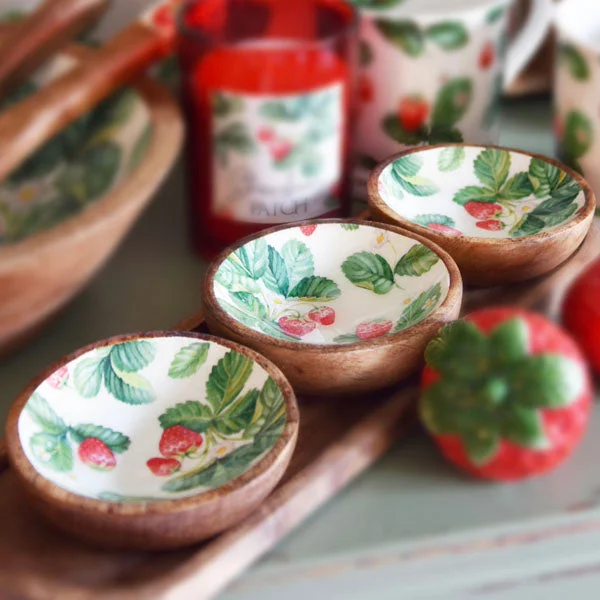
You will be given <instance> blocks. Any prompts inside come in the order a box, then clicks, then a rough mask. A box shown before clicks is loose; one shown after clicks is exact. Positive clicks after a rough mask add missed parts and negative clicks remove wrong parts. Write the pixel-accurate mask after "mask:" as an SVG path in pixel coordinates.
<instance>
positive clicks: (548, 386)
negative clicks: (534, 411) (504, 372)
mask: <svg viewBox="0 0 600 600" xmlns="http://www.w3.org/2000/svg"><path fill="white" fill-rule="evenodd" d="M511 375H512V378H513V381H514V385H513V388H512V392H513V396H514V399H515V402H516V403H518V404H520V405H521V406H524V407H529V408H541V407H548V408H562V407H564V406H568V405H569V404H571V403H572V402H574V401H575V400H576V399H577V397H578V396H579V395H580V394H581V392H582V390H583V385H582V381H583V376H582V371H581V368H580V367H579V365H577V364H576V363H575V362H574V361H572V360H571V359H569V358H566V357H564V356H560V355H558V354H556V355H555V354H541V355H536V356H531V357H529V359H528V360H527V362H520V363H516V364H515V365H514V366H513V370H512V373H511Z"/></svg>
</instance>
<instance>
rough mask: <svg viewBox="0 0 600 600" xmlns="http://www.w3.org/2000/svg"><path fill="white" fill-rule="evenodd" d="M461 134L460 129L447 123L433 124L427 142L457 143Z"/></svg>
mask: <svg viewBox="0 0 600 600" xmlns="http://www.w3.org/2000/svg"><path fill="white" fill-rule="evenodd" d="M462 141H464V140H463V134H462V132H461V131H460V129H456V127H450V126H447V125H433V126H432V127H431V130H430V131H429V136H428V138H427V142H428V143H429V145H433V144H457V143H459V142H462Z"/></svg>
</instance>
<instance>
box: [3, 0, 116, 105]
mask: <svg viewBox="0 0 600 600" xmlns="http://www.w3.org/2000/svg"><path fill="white" fill-rule="evenodd" d="M109 4H110V0H45V1H44V2H42V4H41V5H40V6H39V7H38V8H37V9H36V10H35V11H33V12H32V13H31V14H30V15H29V16H28V17H27V18H25V19H23V21H20V22H17V23H15V24H13V25H10V26H8V27H5V28H3V29H2V31H1V32H0V56H1V57H2V61H1V62H0V98H2V97H3V96H6V94H8V93H9V92H10V91H12V90H13V89H14V88H15V86H16V85H18V84H19V83H20V82H21V81H23V80H25V79H26V78H27V77H28V76H29V75H30V74H31V73H32V72H33V71H34V70H35V69H36V68H37V67H38V66H40V64H42V63H43V62H44V61H45V60H47V58H48V57H49V56H51V55H52V54H54V53H55V52H56V51H57V50H59V49H60V48H61V47H62V46H63V45H64V44H66V43H67V42H68V41H70V40H71V39H72V38H73V37H75V36H76V35H78V34H79V33H81V32H82V31H85V30H86V29H87V28H88V27H90V26H91V25H92V24H93V23H94V22H95V21H96V20H97V19H98V18H99V17H100V16H101V15H102V14H103V13H104V12H105V11H106V9H107V8H108V6H109Z"/></svg>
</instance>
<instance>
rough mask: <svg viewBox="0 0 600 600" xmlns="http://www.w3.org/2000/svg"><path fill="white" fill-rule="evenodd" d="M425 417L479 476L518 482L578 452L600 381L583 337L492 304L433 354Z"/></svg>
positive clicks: (432, 346) (445, 447)
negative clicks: (580, 341) (593, 376)
mask: <svg viewBox="0 0 600 600" xmlns="http://www.w3.org/2000/svg"><path fill="white" fill-rule="evenodd" d="M425 360H426V362H427V366H426V367H425V370H424V372H423V377H422V393H421V398H420V415H421V420H422V421H423V424H424V425H425V428H426V429H427V430H428V431H429V433H430V434H431V435H432V436H433V438H434V440H435V442H436V443H437V445H438V446H439V448H440V450H441V451H442V453H443V454H444V456H445V457H446V458H447V459H448V460H449V461H450V462H452V463H453V464H454V465H456V466H457V467H459V468H460V469H463V470H465V471H467V472H469V473H471V474H472V475H475V476H478V477H482V478H487V479H494V480H500V481H510V480H517V479H522V478H525V477H529V476H533V475H539V474H541V473H544V472H546V471H549V470H551V469H553V468H554V467H556V466H557V465H558V464H559V463H561V462H562V461H563V460H565V459H566V458H567V456H569V454H570V453H571V452H572V450H573V449H574V447H575V446H576V445H577V443H578V442H579V440H580V439H581V437H582V435H583V432H584V430H585V427H586V424H587V421H588V418H589V413H590V408H591V401H592V387H591V381H590V377H589V373H588V372H587V367H586V364H585V361H584V358H583V356H582V355H581V353H580V351H579V349H578V348H577V345H576V344H575V342H574V341H573V340H572V339H571V338H570V337H569V335H568V334H567V333H566V332H565V331H563V330H562V329H561V328H560V327H558V326H557V325H556V324H554V323H552V322H551V321H549V320H548V319H546V318H545V317H543V316H541V315H537V314H535V313H531V312H527V311H524V310H521V309H518V308H513V307H506V308H494V309H484V310H480V311H477V312H474V313H472V314H471V315H469V316H468V317H467V318H466V319H464V320H461V321H455V322H454V323H450V324H449V325H446V326H445V327H444V328H443V329H442V330H441V331H440V332H439V334H438V336H437V337H436V338H434V340H432V341H431V342H430V343H429V345H428V346H427V349H426V351H425Z"/></svg>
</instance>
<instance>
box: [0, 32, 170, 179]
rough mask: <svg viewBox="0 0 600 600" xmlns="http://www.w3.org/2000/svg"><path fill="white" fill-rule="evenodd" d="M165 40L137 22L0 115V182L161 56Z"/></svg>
mask: <svg viewBox="0 0 600 600" xmlns="http://www.w3.org/2000/svg"><path fill="white" fill-rule="evenodd" d="M163 52H164V41H163V39H162V38H161V36H160V35H159V34H158V33H157V32H156V31H155V30H153V29H151V28H150V27H146V26H145V25H143V24H141V23H139V22H136V23H134V24H133V25H131V26H129V27H128V28H127V29H125V30H123V31H122V32H121V33H119V34H117V35H116V36H115V37H114V38H112V39H111V40H110V41H108V42H107V43H106V44H105V45H104V46H103V47H102V48H100V49H99V50H98V51H96V52H94V53H90V54H89V55H88V56H87V58H86V59H85V60H83V61H81V62H80V63H79V64H78V65H77V66H75V68H73V69H71V70H69V71H68V72H67V73H65V74H64V75H63V76H61V77H58V78H57V79H55V80H54V81H52V82H51V83H50V84H49V85H47V86H45V87H44V88H42V89H41V90H39V91H38V92H36V93H35V94H33V95H31V96H29V97H28V98H26V99H25V100H22V101H21V102H19V103H18V104H15V105H14V106H12V107H11V108H9V109H7V110H5V111H3V112H2V114H1V115H0V181H2V180H4V179H5V178H6V177H7V176H8V175H9V174H10V173H11V172H12V171H13V170H14V169H15V168H16V167H17V166H19V164H21V163H22V162H23V161H24V160H25V159H26V158H27V157H28V156H29V155H30V154H32V152H34V151H35V150H36V149H37V148H39V147H40V146H41V145H42V144H43V143H44V142H47V141H48V140H49V139H50V138H51V137H52V136H53V135H56V134H57V133H58V132H60V131H61V130H62V129H63V128H64V127H65V126H66V125H68V124H70V123H71V122H73V121H74V120H75V119H77V118H78V117H80V116H81V115H83V114H85V113H86V112H87V111H89V110H90V109H91V108H93V107H94V106H96V105H97V104H99V103H100V102H101V101H102V100H104V99H106V98H107V97H108V96H110V94H111V93H113V92H114V91H115V90H118V89H119V88H121V87H123V86H124V85H125V84H127V83H129V82H130V81H131V80H132V79H133V78H134V77H135V76H136V75H138V74H139V73H141V72H142V71H143V70H144V69H145V68H146V67H148V66H149V65H150V64H152V62H154V61H155V60H157V59H158V58H160V57H161V56H162V55H163Z"/></svg>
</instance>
